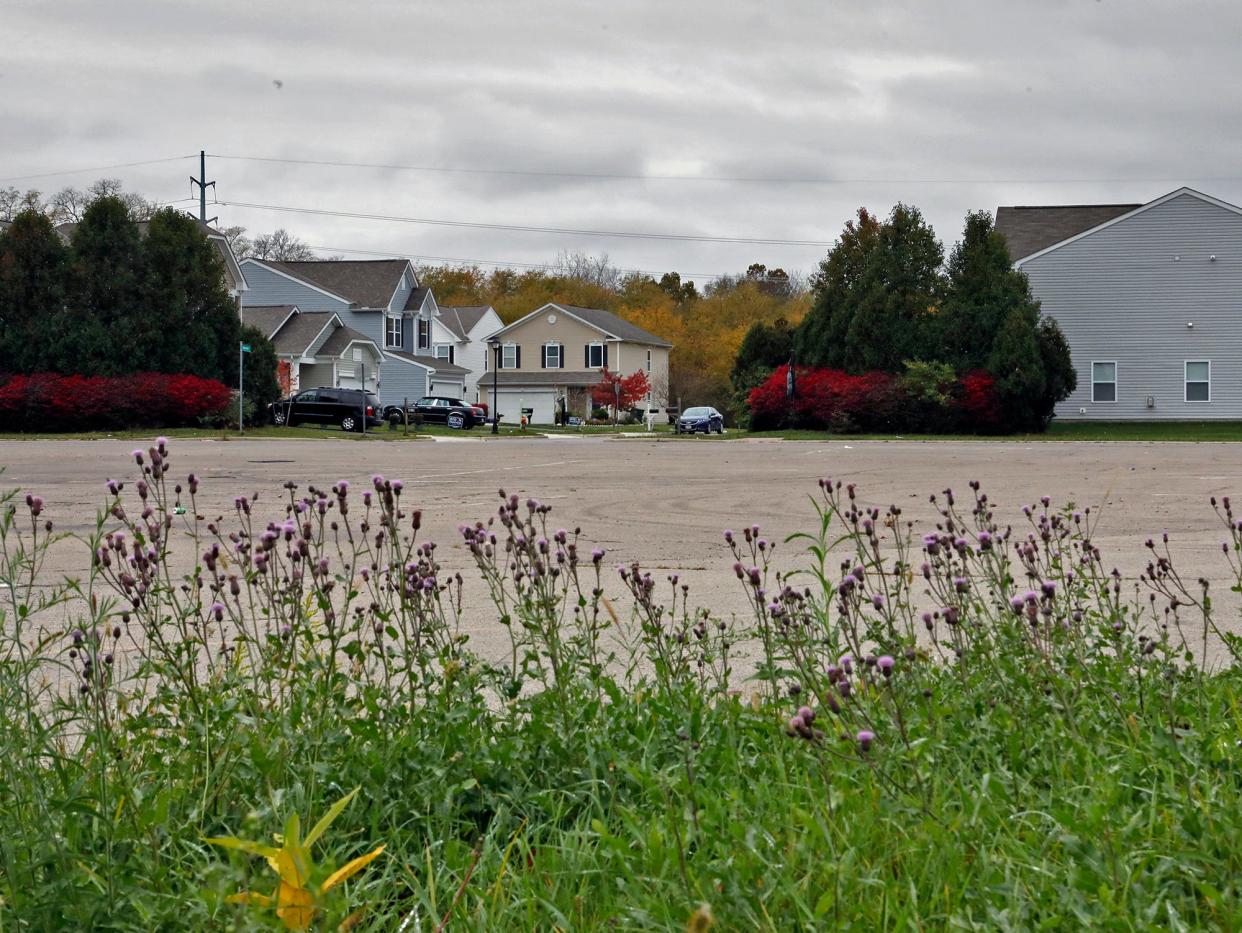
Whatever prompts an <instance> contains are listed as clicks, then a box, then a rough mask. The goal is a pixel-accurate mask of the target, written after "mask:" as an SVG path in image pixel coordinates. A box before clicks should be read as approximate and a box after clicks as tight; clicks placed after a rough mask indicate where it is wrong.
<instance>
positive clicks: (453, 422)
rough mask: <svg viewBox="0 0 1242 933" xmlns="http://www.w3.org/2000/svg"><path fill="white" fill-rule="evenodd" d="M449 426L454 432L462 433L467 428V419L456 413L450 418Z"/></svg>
mask: <svg viewBox="0 0 1242 933" xmlns="http://www.w3.org/2000/svg"><path fill="white" fill-rule="evenodd" d="M448 426H449V427H450V428H452V429H453V430H454V431H460V430H461V429H462V428H464V427H465V426H466V419H465V418H463V417H462V416H461V415H459V414H457V413H456V412H454V413H453V414H451V415H449V416H448Z"/></svg>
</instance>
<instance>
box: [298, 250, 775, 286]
mask: <svg viewBox="0 0 1242 933" xmlns="http://www.w3.org/2000/svg"><path fill="white" fill-rule="evenodd" d="M310 249H313V250H317V251H319V252H321V253H345V254H348V255H358V256H384V257H387V258H397V259H416V260H419V261H422V262H447V263H459V264H461V265H472V266H497V267H501V268H506V267H514V268H518V269H549V268H551V267H552V265H553V264H552V263H547V262H518V261H517V260H502V259H463V258H461V257H457V256H427V255H423V254H419V253H403V252H401V251H400V250H376V249H338V248H337V247H333V246H311V247H310ZM617 271H618V272H621V273H624V274H635V275H650V276H657V275H664V273H665V272H667V271H668V270H667V269H664V270H660V269H623V268H620V267H617ZM679 275H681V276H683V277H685V278H688V279H727V278H733V277H734V276H740V273H730V272H681V273H679ZM752 281H760V282H767V281H772V282H786V281H788V280H787V279H781V278H773V277H771V276H760V277H757V278H752Z"/></svg>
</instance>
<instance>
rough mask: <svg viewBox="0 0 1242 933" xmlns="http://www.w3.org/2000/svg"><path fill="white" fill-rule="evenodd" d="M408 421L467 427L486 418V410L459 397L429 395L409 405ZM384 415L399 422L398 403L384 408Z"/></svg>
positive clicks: (400, 411) (401, 415)
mask: <svg viewBox="0 0 1242 933" xmlns="http://www.w3.org/2000/svg"><path fill="white" fill-rule="evenodd" d="M406 414H408V416H409V419H410V421H419V422H421V423H422V424H443V425H446V426H448V427H450V428H459V429H469V428H473V427H474V426H475V425H476V424H483V423H484V422H485V421H486V420H487V412H485V411H484V410H483V409H482V408H479V407H478V406H476V405H470V404H468V403H466V402H463V401H462V400H461V399H459V398H447V397H444V396H439V395H429V396H427V397H426V398H420V399H419V400H418V401H417V402H415V403H414V404H413V405H411V406H410V409H409V411H408V412H406ZM384 417H385V418H387V419H388V420H389V421H391V422H395V423H397V424H400V423H401V421H402V420H403V413H402V409H401V406H400V405H389V406H388V407H387V408H385V409H384Z"/></svg>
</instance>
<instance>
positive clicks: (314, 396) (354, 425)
mask: <svg viewBox="0 0 1242 933" xmlns="http://www.w3.org/2000/svg"><path fill="white" fill-rule="evenodd" d="M379 411H380V400H379V399H378V398H377V397H376V395H375V393H374V392H366V391H364V390H362V389H333V388H330V387H327V386H323V387H320V388H318V389H304V390H303V391H301V392H299V393H298V394H297V395H294V396H291V397H289V398H285V399H281V400H280V401H279V402H273V403H272V404H271V405H270V406H269V407H268V412H269V414H270V415H271V418H272V423H273V424H278V425H288V426H289V427H293V426H294V425H295V424H335V425H338V426H340V428H341V430H342V431H361V430H362V429H363V423H364V421H365V424H366V426H367V427H379V426H380V425H382V424H383V423H384V422H383V421H382V420H381V419H380V417H379Z"/></svg>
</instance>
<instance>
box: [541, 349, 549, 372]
mask: <svg viewBox="0 0 1242 933" xmlns="http://www.w3.org/2000/svg"><path fill="white" fill-rule="evenodd" d="M540 352H541V354H542V355H541V357H540V359H541V362H540V363H539V366H540V367H541V368H542V369H547V368H548V345H547V344H546V343H545V344H544V345H543V349H542V350H541V351H540Z"/></svg>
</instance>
